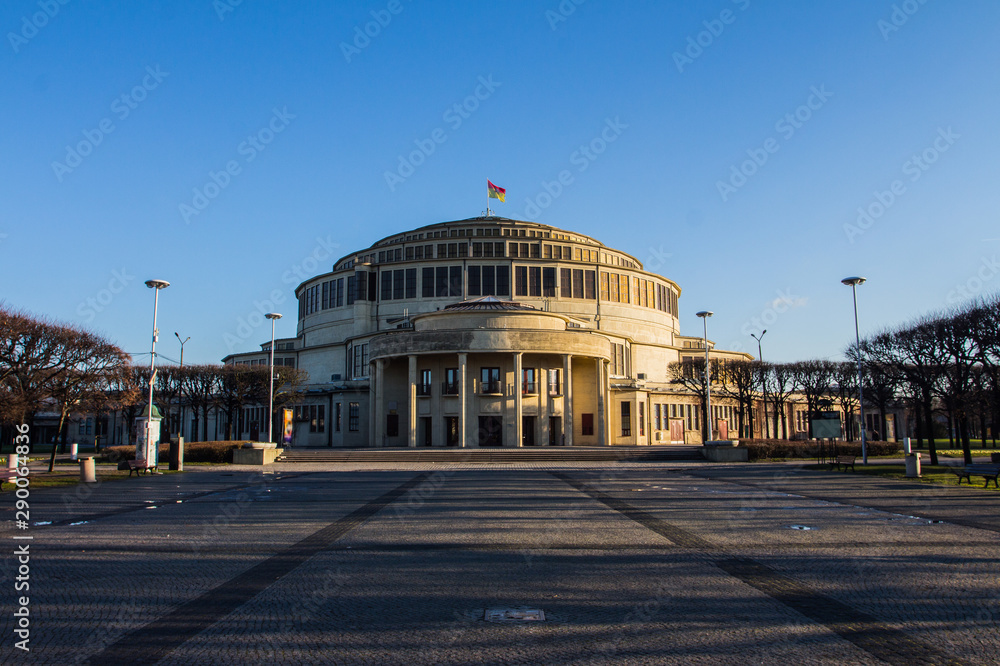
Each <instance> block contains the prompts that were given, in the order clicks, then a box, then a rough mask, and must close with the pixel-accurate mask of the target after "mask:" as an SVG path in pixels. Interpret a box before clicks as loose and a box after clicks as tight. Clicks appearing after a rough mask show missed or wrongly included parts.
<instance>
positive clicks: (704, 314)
mask: <svg viewBox="0 0 1000 666" xmlns="http://www.w3.org/2000/svg"><path fill="white" fill-rule="evenodd" d="M714 314H715V313H714V312H712V311H711V310H702V311H701V312H696V313H695V315H696V316H698V317H701V318H702V319H704V318H705V317H711V316H712V315H714Z"/></svg>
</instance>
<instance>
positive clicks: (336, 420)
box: [333, 402, 344, 432]
mask: <svg viewBox="0 0 1000 666" xmlns="http://www.w3.org/2000/svg"><path fill="white" fill-rule="evenodd" d="M333 407H334V411H333V429H334V431H336V432H340V426H341V423H342V421H343V416H344V415H343V410H342V409H341V403H339V402H338V403H337V404H335V405H334V406H333Z"/></svg>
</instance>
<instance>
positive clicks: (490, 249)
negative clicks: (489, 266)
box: [483, 243, 502, 257]
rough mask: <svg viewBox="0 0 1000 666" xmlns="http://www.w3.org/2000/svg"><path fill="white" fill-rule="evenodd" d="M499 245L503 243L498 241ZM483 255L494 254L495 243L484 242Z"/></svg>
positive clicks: (490, 255)
mask: <svg viewBox="0 0 1000 666" xmlns="http://www.w3.org/2000/svg"><path fill="white" fill-rule="evenodd" d="M498 245H501V246H502V244H500V243H498ZM483 256H484V257H492V256H493V243H483Z"/></svg>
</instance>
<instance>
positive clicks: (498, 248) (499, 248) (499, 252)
mask: <svg viewBox="0 0 1000 666" xmlns="http://www.w3.org/2000/svg"><path fill="white" fill-rule="evenodd" d="M505 246H506V243H494V244H493V256H494V257H502V256H504V253H503V249H504V247H505ZM486 256H489V255H486Z"/></svg>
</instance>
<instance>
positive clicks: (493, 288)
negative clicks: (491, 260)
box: [482, 266, 497, 296]
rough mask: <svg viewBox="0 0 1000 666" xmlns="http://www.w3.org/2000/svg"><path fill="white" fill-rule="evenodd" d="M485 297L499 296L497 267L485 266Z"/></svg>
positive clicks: (483, 269)
mask: <svg viewBox="0 0 1000 666" xmlns="http://www.w3.org/2000/svg"><path fill="white" fill-rule="evenodd" d="M482 274H483V289H482V295H483V296H496V295H497V276H496V266H483V267H482Z"/></svg>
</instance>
